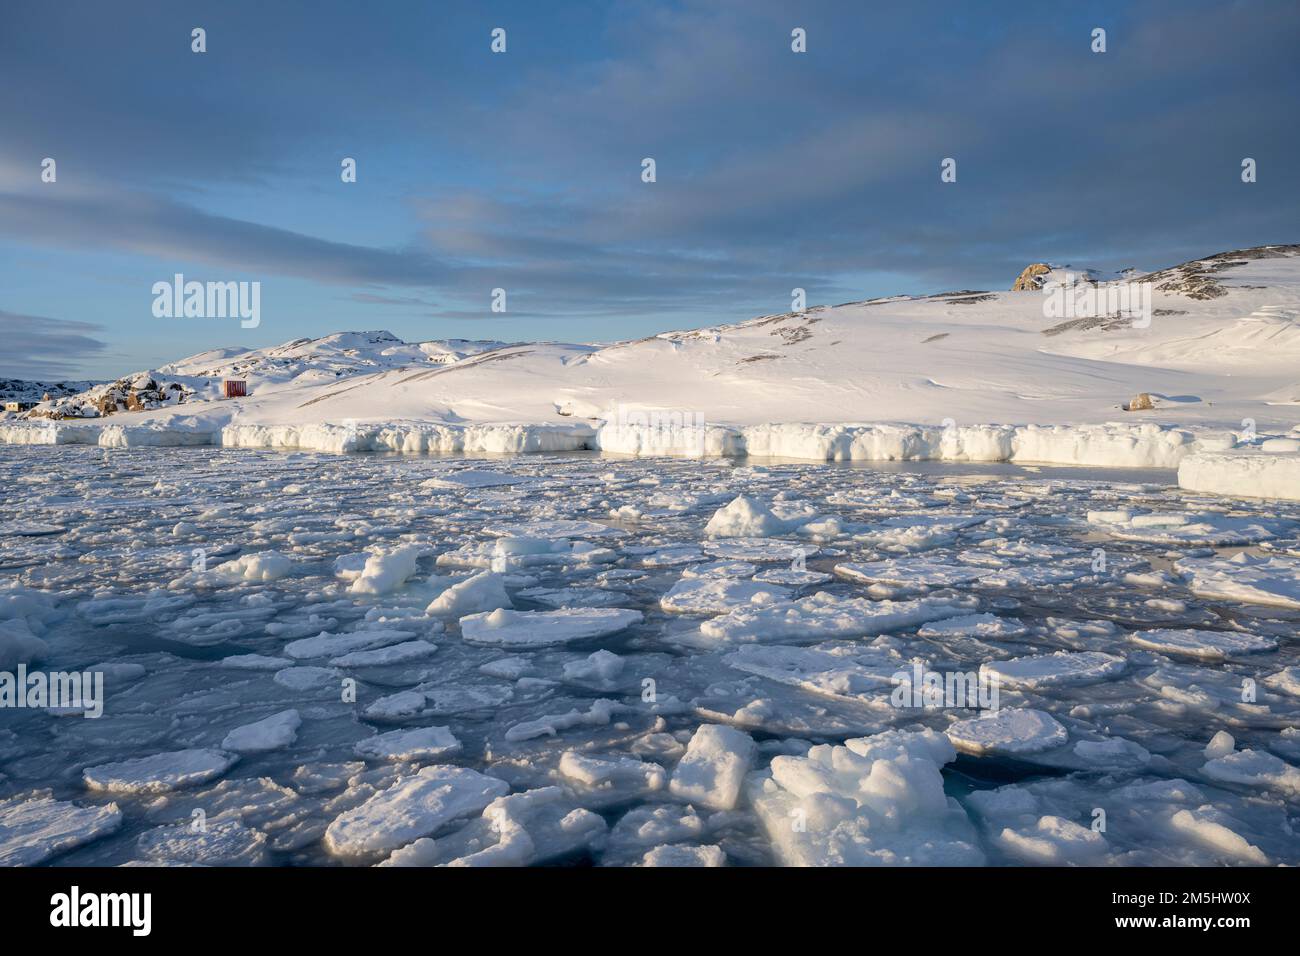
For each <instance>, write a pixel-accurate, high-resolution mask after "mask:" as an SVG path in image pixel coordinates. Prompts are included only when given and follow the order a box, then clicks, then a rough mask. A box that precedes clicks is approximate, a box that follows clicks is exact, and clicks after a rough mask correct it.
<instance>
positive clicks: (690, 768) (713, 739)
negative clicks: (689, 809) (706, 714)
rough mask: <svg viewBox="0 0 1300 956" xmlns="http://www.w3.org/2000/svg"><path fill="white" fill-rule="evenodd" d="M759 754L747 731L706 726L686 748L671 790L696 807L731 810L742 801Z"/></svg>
mask: <svg viewBox="0 0 1300 956" xmlns="http://www.w3.org/2000/svg"><path fill="white" fill-rule="evenodd" d="M755 753H756V748H755V746H754V739H753V738H752V737H750V736H749V734H747V733H745V732H744V731H742V730H737V729H736V728H734V727H724V726H721V725H718V724H703V725H701V726H700V728H699V729H698V730H696V731H695V734H694V735H693V736H692V737H691V742H690V743H689V744H688V745H687V746H686V753H685V755H684V756H683V757H682V759H681V760H680V761H678V763H677V768H676V769H675V770H674V771H673V777H672V780H671V781H670V782H669V784H668V789H669V790H671V791H672V792H673V794H674V795H676V796H678V797H681V798H682V799H683V800H689V801H690V802H691V803H693V804H698V805H700V806H703V807H708V808H710V809H712V810H730V809H732V808H733V807H734V806H735V805H736V801H737V799H739V797H740V787H741V784H742V783H743V782H744V779H745V774H746V773H748V772H749V768H750V765H751V764H752V763H753V762H754V755H755Z"/></svg>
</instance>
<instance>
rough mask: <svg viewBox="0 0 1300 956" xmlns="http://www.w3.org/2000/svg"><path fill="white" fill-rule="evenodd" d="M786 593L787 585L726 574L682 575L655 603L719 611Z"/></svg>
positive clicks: (699, 611) (689, 611)
mask: <svg viewBox="0 0 1300 956" xmlns="http://www.w3.org/2000/svg"><path fill="white" fill-rule="evenodd" d="M789 597H790V591H789V589H788V588H783V587H780V586H779V585H772V584H768V585H765V584H761V583H756V582H754V581H740V580H737V579H736V578H728V577H698V578H682V579H681V580H679V581H678V582H677V583H676V584H674V585H673V586H672V588H671V589H669V591H668V593H666V594H665V595H664V596H663V597H662V598H660V599H659V606H660V607H661V608H663V609H664V610H665V611H671V612H675V613H678V614H722V613H724V612H726V611H729V610H731V609H732V608H735V607H738V606H740V607H744V606H749V605H763V604H772V603H774V602H776V601H784V600H786V599H788V598H789Z"/></svg>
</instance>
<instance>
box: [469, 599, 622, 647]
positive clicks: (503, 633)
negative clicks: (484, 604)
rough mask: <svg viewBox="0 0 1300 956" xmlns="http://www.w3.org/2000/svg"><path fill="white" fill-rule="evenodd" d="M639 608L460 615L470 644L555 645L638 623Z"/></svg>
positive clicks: (603, 634) (614, 631)
mask: <svg viewBox="0 0 1300 956" xmlns="http://www.w3.org/2000/svg"><path fill="white" fill-rule="evenodd" d="M641 620H642V614H641V612H640V611H631V610H626V609H623V608H563V609H561V610H558V611H507V610H504V609H498V610H496V611H490V612H488V613H485V614H470V615H468V616H466V617H463V618H461V620H460V627H461V635H462V636H463V637H464V639H465V640H466V641H467V642H468V643H470V644H481V645H487V646H492V647H555V646H557V645H560V644H568V643H570V642H573V641H583V640H589V639H591V638H595V637H605V636H607V635H610V634H617V633H618V632H619V631H623V630H626V629H627V628H629V627H631V626H632V625H634V624H639V623H641Z"/></svg>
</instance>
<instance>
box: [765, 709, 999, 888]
mask: <svg viewBox="0 0 1300 956" xmlns="http://www.w3.org/2000/svg"><path fill="white" fill-rule="evenodd" d="M955 756H956V754H955V751H954V750H953V747H952V744H951V743H950V742H949V741H948V739H947V738H946V737H944V736H943V735H942V734H937V733H935V732H934V731H922V732H916V733H908V732H900V731H889V732H886V733H882V734H877V735H876V736H874V737H863V738H855V739H851V740H848V741H846V743H845V745H844V746H838V745H830V744H818V745H817V746H814V747H812V748H811V749H809V750H808V752H807V755H806V756H803V757H794V756H778V757H773V758H772V763H771V767H770V768H769V769H768V770H766V771H763V772H761V773H758V774H755V775H754V776H753V777H751V782H750V784H749V785H748V787H747V790H748V792H749V796H750V801H751V802H752V804H753V806H754V810H755V811H756V812H757V814H758V817H759V820H760V821H761V822H762V824H763V827H764V829H765V830H766V832H767V835H768V839H769V840H771V842H772V848H773V850H774V852H775V853H776V856H777V859H778V861H779V862H781V863H783V864H785V865H786V866H892V865H903V866H968V865H980V864H982V863H983V862H984V854H983V852H982V851H981V850H980V848H979V840H978V837H977V835H976V833H975V828H974V827H973V826H972V825H971V822H970V820H969V818H968V817H967V816H966V812H965V811H964V810H963V809H962V808H961V806H960V804H958V803H957V801H955V800H953V799H952V798H951V797H948V796H947V795H945V793H944V790H943V776H942V774H941V773H940V768H941V767H942V766H943V765H944V764H946V763H948V762H950V761H951V760H953V759H954V758H955Z"/></svg>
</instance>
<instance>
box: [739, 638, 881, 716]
mask: <svg viewBox="0 0 1300 956" xmlns="http://www.w3.org/2000/svg"><path fill="white" fill-rule="evenodd" d="M722 660H723V662H724V663H725V664H727V665H728V666H729V667H734V668H736V669H737V670H740V671H744V672H746V673H748V674H756V675H758V676H760V677H766V678H768V679H770V680H774V681H777V682H779V683H782V684H788V685H790V686H791V687H798V688H801V689H802V690H807V691H810V692H812V693H814V694H823V695H825V696H827V697H835V698H839V699H841V700H852V701H855V702H859V703H873V702H878V701H880V700H881V699H882V697H883V698H885V699H887V697H888V695H887V694H883V695H882V693H881V691H882V690H883V689H886V688H891V687H893V686H894V675H896V674H897V673H898V672H899V670H900V669H901V668H902V667H903V664H904V661H903V659H902V658H901V657H900V656H899V655H898V654H897V653H894V652H890V651H888V650H880V649H875V648H866V647H862V646H861V645H860V644H857V643H853V642H848V641H844V642H834V641H832V642H827V643H825V644H819V645H816V646H814V647H791V646H789V645H784V644H742V645H741V646H740V647H738V648H737V649H736V650H735V651H733V652H732V653H730V654H727V655H725V656H724V657H723V658H722Z"/></svg>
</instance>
